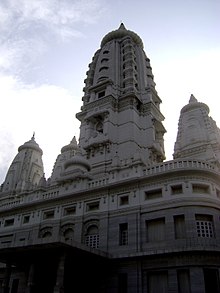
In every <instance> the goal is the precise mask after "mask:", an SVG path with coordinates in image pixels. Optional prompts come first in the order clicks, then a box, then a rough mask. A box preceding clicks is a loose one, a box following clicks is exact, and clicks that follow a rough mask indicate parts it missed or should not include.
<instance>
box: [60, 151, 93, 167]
mask: <svg viewBox="0 0 220 293" xmlns="http://www.w3.org/2000/svg"><path fill="white" fill-rule="evenodd" d="M74 165H77V166H82V168H83V169H86V170H87V171H89V170H90V169H91V166H90V164H89V162H88V161H87V160H86V159H85V158H84V157H83V156H82V155H81V153H80V151H79V150H78V152H77V154H76V155H75V156H74V157H72V158H70V159H69V160H67V161H66V162H64V168H65V169H67V168H69V167H72V168H73V167H74Z"/></svg>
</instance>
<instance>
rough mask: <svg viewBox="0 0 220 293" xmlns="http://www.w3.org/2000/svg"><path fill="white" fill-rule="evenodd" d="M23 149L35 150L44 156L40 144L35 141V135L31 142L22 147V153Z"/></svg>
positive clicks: (20, 148)
mask: <svg viewBox="0 0 220 293" xmlns="http://www.w3.org/2000/svg"><path fill="white" fill-rule="evenodd" d="M23 149H33V150H35V151H38V152H40V153H41V155H42V154H43V151H42V149H41V148H40V147H39V145H38V143H36V141H35V137H34V134H33V136H32V138H31V139H30V140H29V141H27V142H25V143H24V144H23V145H21V146H20V147H19V148H18V151H19V152H20V151H21V150H23Z"/></svg>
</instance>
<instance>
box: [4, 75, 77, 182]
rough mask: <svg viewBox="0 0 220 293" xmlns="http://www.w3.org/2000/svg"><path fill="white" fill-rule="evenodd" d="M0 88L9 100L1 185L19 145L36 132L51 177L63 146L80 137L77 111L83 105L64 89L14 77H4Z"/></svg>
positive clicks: (6, 99) (6, 110)
mask: <svg viewBox="0 0 220 293" xmlns="http://www.w3.org/2000/svg"><path fill="white" fill-rule="evenodd" d="M0 84H1V85H2V86H1V96H3V97H6V98H5V99H4V100H3V101H2V103H1V115H0V137H1V140H0V181H3V180H4V177H5V173H6V170H7V168H8V167H9V165H10V162H11V160H12V159H13V158H14V156H15V155H16V153H17V148H18V147H19V145H21V144H23V143H24V142H25V141H28V140H29V139H30V138H31V136H32V134H33V132H35V133H36V141H37V142H38V143H39V145H40V147H41V148H42V149H43V151H44V155H43V160H44V163H45V164H44V165H45V173H46V177H49V176H50V174H51V171H52V167H53V164H54V162H55V159H56V156H57V155H58V154H59V153H60V149H61V147H62V146H63V144H68V143H69V142H70V140H71V139H72V137H73V136H74V135H75V136H76V137H78V135H79V122H78V121H76V120H75V123H74V117H73V109H74V111H80V106H81V101H79V99H74V97H73V96H72V95H71V94H70V93H69V92H68V91H67V90H65V89H63V88H61V87H58V86H54V85H49V84H43V85H41V86H38V87H37V86H35V85H34V84H32V85H25V84H23V83H22V82H21V81H19V80H18V79H16V78H15V77H13V76H6V75H4V76H0ZM48 146H49V148H48Z"/></svg>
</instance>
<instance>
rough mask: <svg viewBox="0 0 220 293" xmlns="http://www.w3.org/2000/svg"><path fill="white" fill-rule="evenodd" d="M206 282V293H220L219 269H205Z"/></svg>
mask: <svg viewBox="0 0 220 293" xmlns="http://www.w3.org/2000/svg"><path fill="white" fill-rule="evenodd" d="M204 280H205V292H206V293H220V290H219V288H220V287H219V274H218V270H217V269H204Z"/></svg>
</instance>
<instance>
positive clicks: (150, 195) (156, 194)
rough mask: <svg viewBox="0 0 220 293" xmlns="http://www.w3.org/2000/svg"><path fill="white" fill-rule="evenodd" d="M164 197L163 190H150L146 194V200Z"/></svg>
mask: <svg viewBox="0 0 220 293" xmlns="http://www.w3.org/2000/svg"><path fill="white" fill-rule="evenodd" d="M160 197H162V189H161V188H160V189H155V190H149V191H146V192H145V200H148V199H156V198H160Z"/></svg>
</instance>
